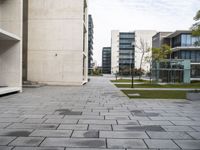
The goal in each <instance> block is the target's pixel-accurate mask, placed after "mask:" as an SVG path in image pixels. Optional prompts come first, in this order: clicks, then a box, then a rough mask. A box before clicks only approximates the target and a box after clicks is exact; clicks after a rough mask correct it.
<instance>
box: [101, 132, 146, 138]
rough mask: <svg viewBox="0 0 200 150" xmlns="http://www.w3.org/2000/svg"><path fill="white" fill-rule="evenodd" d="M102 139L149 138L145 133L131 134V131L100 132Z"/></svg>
mask: <svg viewBox="0 0 200 150" xmlns="http://www.w3.org/2000/svg"><path fill="white" fill-rule="evenodd" d="M99 137H100V138H114V139H115V138H117V139H122V138H127V139H131V138H132V139H139V138H140V139H144V138H149V137H148V136H147V134H146V133H145V132H130V131H120V132H117V131H100V132H99Z"/></svg>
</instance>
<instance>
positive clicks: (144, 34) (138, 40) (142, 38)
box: [135, 30, 156, 73]
mask: <svg viewBox="0 0 200 150" xmlns="http://www.w3.org/2000/svg"><path fill="white" fill-rule="evenodd" d="M155 34H156V31H155V30H136V31H135V68H137V69H140V65H141V69H142V70H143V71H144V72H145V73H147V72H149V71H150V64H149V63H147V62H146V61H145V58H146V57H147V56H151V55H152V53H151V48H152V37H153V36H154V35H155ZM143 52H144V53H143ZM142 55H143V56H142ZM141 59H142V60H141Z"/></svg>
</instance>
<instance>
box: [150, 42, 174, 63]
mask: <svg viewBox="0 0 200 150" xmlns="http://www.w3.org/2000/svg"><path fill="white" fill-rule="evenodd" d="M171 53H172V49H171V48H170V46H169V45H167V44H164V45H162V46H161V48H152V60H153V61H160V60H163V59H167V57H168V56H169V55H171Z"/></svg>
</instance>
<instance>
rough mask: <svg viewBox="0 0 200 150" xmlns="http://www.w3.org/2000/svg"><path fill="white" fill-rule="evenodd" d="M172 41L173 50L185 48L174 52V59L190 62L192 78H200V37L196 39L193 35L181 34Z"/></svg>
mask: <svg viewBox="0 0 200 150" xmlns="http://www.w3.org/2000/svg"><path fill="white" fill-rule="evenodd" d="M171 40H172V41H171V42H172V48H174V47H184V49H181V48H180V49H179V50H178V51H174V52H173V53H172V55H171V56H172V59H188V60H190V61H191V72H190V73H191V78H200V37H194V36H192V34H191V33H181V34H179V35H177V36H175V37H173V38H172V39H171ZM198 47H199V48H198Z"/></svg>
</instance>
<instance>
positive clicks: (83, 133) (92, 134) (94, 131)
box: [72, 130, 99, 138]
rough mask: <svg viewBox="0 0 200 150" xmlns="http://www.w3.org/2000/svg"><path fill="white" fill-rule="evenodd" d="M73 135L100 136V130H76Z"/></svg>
mask: <svg viewBox="0 0 200 150" xmlns="http://www.w3.org/2000/svg"><path fill="white" fill-rule="evenodd" d="M72 137H84V138H99V132H98V131H96V130H88V131H74V132H73V134H72Z"/></svg>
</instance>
